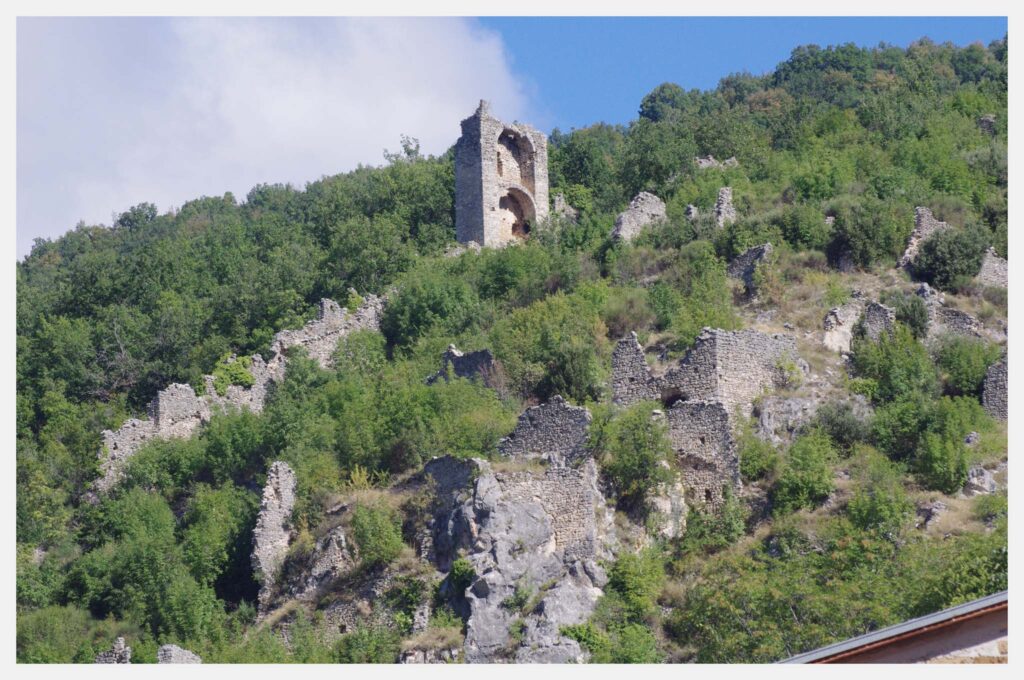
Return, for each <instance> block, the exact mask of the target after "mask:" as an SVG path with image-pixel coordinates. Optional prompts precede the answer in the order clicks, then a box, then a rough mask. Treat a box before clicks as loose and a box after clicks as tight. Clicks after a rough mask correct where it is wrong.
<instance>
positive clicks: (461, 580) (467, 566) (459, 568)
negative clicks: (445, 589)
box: [448, 557, 476, 593]
mask: <svg viewBox="0 0 1024 680" xmlns="http://www.w3.org/2000/svg"><path fill="white" fill-rule="evenodd" d="M475 578H476V571H475V570H474V569H473V564H472V563H471V562H470V561H469V560H467V559H466V558H465V557H459V558H457V559H456V560H455V561H453V562H452V568H451V570H450V571H449V572H448V582H449V583H450V584H451V586H452V588H453V589H454V590H455V592H457V593H463V592H465V590H466V588H468V587H469V586H470V584H472V583H473V580H474V579H475Z"/></svg>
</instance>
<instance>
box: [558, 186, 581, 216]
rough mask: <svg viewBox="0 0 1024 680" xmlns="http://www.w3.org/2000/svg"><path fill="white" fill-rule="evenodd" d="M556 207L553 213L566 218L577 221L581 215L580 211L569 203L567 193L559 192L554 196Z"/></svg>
mask: <svg viewBox="0 0 1024 680" xmlns="http://www.w3.org/2000/svg"><path fill="white" fill-rule="evenodd" d="M554 204H555V205H554V208H552V213H554V214H555V215H556V216H558V217H561V218H562V219H564V220H568V221H570V222H575V221H576V220H578V219H579V217H580V211H579V210H577V209H576V208H574V207H572V206H571V205H569V201H567V200H565V194H563V193H561V192H559V193H557V194H555V197H554Z"/></svg>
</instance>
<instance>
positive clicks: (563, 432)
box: [498, 395, 591, 465]
mask: <svg viewBox="0 0 1024 680" xmlns="http://www.w3.org/2000/svg"><path fill="white" fill-rule="evenodd" d="M590 422H591V415H590V411H588V410H587V409H585V408H583V407H582V406H573V405H571V404H568V403H566V401H565V399H563V398H562V397H561V396H559V395H555V396H554V397H553V398H552V399H551V401H549V402H547V403H545V404H541V405H539V406H532V407H530V408H528V409H526V410H525V411H523V413H522V414H521V415H520V416H519V421H518V422H517V423H516V428H515V430H513V431H512V434H510V435H509V436H507V437H504V438H503V439H502V440H501V441H500V442H498V453H499V454H501V455H502V456H508V457H511V458H521V459H543V460H547V461H548V462H549V463H550V464H552V465H562V464H571V463H573V462H574V461H576V460H577V459H579V458H581V457H588V456H589V455H590V454H589V452H588V451H587V449H586V443H587V432H588V431H589V429H590Z"/></svg>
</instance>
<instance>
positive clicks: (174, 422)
mask: <svg viewBox="0 0 1024 680" xmlns="http://www.w3.org/2000/svg"><path fill="white" fill-rule="evenodd" d="M383 307H384V299H383V298H380V297H377V296H375V295H368V296H366V298H364V300H363V303H362V304H361V305H360V306H359V308H358V309H356V311H355V312H349V311H348V310H347V309H345V308H343V307H341V306H340V305H338V303H336V302H335V301H333V300H327V299H324V300H321V301H320V306H319V311H318V315H317V318H316V319H314V320H312V321H310V322H309V323H307V324H306V325H305V326H304V327H302V328H301V329H298V330H283V331H281V332H279V333H278V334H277V335H275V336H274V341H273V343H272V345H271V358H270V360H269V361H264V359H263V357H262V356H260V355H259V354H254V355H253V356H252V357H251V365H250V367H249V373H250V374H251V375H252V378H253V384H252V386H251V387H241V386H239V385H230V386H228V388H227V390H226V391H225V394H224V395H223V396H221V395H219V394H218V393H217V391H216V389H214V378H213V376H211V375H207V376H204V377H203V382H204V386H205V388H206V389H205V394H202V395H197V394H196V393H195V390H193V389H192V387H191V386H190V385H184V384H172V385H169V386H168V387H166V388H165V389H162V390H160V391H159V392H158V393H157V395H156V397H155V398H154V399H153V401H151V402H150V403H149V406H148V407H147V415H148V418H147V419H145V420H141V419H137V418H132V419H129V420H127V421H125V423H124V424H123V425H122V426H121V427H120V428H118V429H117V430H116V431H111V430H105V431H104V432H103V435H102V436H103V446H102V447H101V449H100V452H99V454H98V455H99V459H100V472H101V476H100V478H99V479H97V480H96V482H95V484H94V488H95V490H96V491H98V492H100V493H106V492H108V491H109V490H110V489H111V488H113V487H114V486H115V485H116V484H117V483H118V482H119V481H120V480H121V478H122V477H123V476H124V471H125V467H126V465H127V462H128V460H129V459H130V458H131V457H132V456H133V455H135V453H136V452H137V451H138V450H139V449H140V448H142V446H143V445H145V444H146V443H147V442H149V441H151V440H152V439H169V438H174V437H189V436H191V435H192V434H193V433H195V432H196V430H197V429H198V428H199V427H200V425H202V424H204V423H206V422H208V421H209V420H210V418H211V416H212V415H213V414H215V413H217V412H218V411H226V410H232V409H243V408H244V409H249V410H250V411H252V412H254V413H259V412H260V411H262V410H263V405H264V402H265V401H266V397H267V393H268V390H269V389H270V386H271V385H272V384H273V383H276V382H279V381H281V380H282V379H283V378H284V373H285V365H286V362H287V357H286V356H285V352H286V350H288V349H289V348H291V347H297V346H301V347H304V348H305V349H306V351H307V353H308V355H309V356H310V357H311V358H313V359H315V360H316V361H317V362H318V363H319V364H320V365H321V366H323V367H324V368H328V367H330V366H331V365H332V362H333V355H334V351H335V350H336V349H337V346H338V341H339V340H341V338H343V337H345V336H346V335H348V334H349V333H351V332H353V331H356V330H360V329H373V330H376V329H378V328H380V318H381V314H382V312H383ZM231 360H232V361H236V360H237V359H236V358H231Z"/></svg>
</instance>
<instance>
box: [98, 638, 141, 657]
mask: <svg viewBox="0 0 1024 680" xmlns="http://www.w3.org/2000/svg"><path fill="white" fill-rule="evenodd" d="M131 662H132V648H131V647H129V646H128V645H126V644H125V642H124V638H123V637H119V638H117V639H116V640H114V644H113V645H112V646H111V648H110V649H109V650H107V651H106V652H100V653H99V654H97V655H96V660H95V661H93V663H131Z"/></svg>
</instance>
